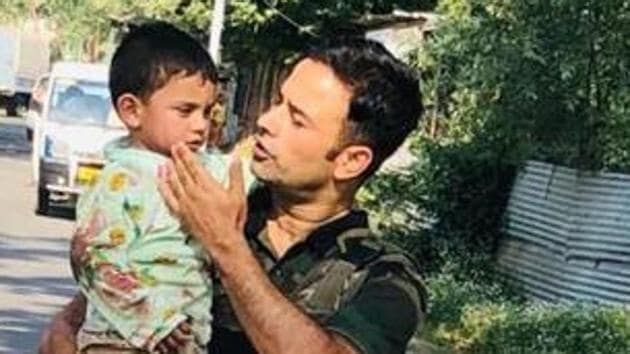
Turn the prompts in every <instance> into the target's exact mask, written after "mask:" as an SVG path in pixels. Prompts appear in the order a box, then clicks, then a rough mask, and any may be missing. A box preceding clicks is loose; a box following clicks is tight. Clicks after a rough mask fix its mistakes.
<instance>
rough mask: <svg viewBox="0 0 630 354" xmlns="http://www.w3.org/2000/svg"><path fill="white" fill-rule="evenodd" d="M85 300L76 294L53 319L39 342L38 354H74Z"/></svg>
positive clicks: (83, 313)
mask: <svg viewBox="0 0 630 354" xmlns="http://www.w3.org/2000/svg"><path fill="white" fill-rule="evenodd" d="M85 308H86V299H85V297H84V296H83V295H81V294H77V295H75V296H74V297H73V298H72V300H71V301H70V302H69V303H68V304H67V305H66V306H65V307H64V308H63V310H61V312H59V313H58V314H57V315H55V317H53V320H52V322H51V323H50V325H49V326H48V328H46V329H45V330H44V332H43V333H42V335H41V338H40V340H39V353H40V354H75V353H76V351H77V349H76V348H77V347H76V343H75V342H76V335H77V332H78V331H79V328H80V327H81V324H82V323H83V320H84V316H85Z"/></svg>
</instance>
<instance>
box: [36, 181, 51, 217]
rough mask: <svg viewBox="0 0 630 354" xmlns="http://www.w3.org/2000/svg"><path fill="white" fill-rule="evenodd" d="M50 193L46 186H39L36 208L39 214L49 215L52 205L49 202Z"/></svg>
mask: <svg viewBox="0 0 630 354" xmlns="http://www.w3.org/2000/svg"><path fill="white" fill-rule="evenodd" d="M49 195H50V192H48V190H47V189H46V187H42V186H40V187H38V188H37V208H36V209H35V213H36V214H37V215H48V213H49V211H50V210H49V209H50V206H49V205H48V204H49V201H48V199H49Z"/></svg>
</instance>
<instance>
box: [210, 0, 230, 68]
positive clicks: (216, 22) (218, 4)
mask: <svg viewBox="0 0 630 354" xmlns="http://www.w3.org/2000/svg"><path fill="white" fill-rule="evenodd" d="M226 3H227V0H214V8H213V9H212V22H211V23H210V39H209V41H208V51H209V52H210V56H211V57H212V60H213V61H214V63H215V65H217V66H218V65H219V64H220V63H221V34H222V33H223V22H224V21H225V5H226Z"/></svg>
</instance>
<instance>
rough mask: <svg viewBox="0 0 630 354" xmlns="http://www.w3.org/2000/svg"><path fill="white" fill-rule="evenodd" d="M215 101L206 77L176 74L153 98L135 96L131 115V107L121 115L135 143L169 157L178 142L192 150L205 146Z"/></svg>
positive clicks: (212, 84)
mask: <svg viewBox="0 0 630 354" xmlns="http://www.w3.org/2000/svg"><path fill="white" fill-rule="evenodd" d="M215 101H216V84H215V83H214V82H212V81H210V80H203V78H202V76H201V75H199V74H193V75H188V76H186V75H184V74H176V75H174V76H173V77H171V78H170V79H169V80H168V81H167V83H166V84H165V85H164V86H163V87H161V88H159V89H158V90H156V91H155V92H153V94H151V96H150V97H148V98H146V99H143V100H141V99H138V98H136V101H135V107H134V109H133V110H131V111H132V112H131V116H132V117H129V115H130V110H129V109H127V110H125V109H123V110H122V111H123V112H126V115H127V117H121V118H123V121H125V123H126V124H127V127H129V129H130V131H131V137H132V140H133V142H134V144H135V145H137V146H138V147H140V148H145V149H148V150H151V151H154V152H157V153H159V154H162V155H165V156H170V151H171V147H172V146H173V145H175V144H178V143H184V144H186V145H187V146H188V148H190V149H191V150H192V151H197V150H199V148H201V147H202V146H203V145H204V143H205V141H206V139H207V136H208V129H209V124H210V122H209V118H210V112H211V110H212V107H213V105H214V104H215ZM120 108H122V107H119V110H121V109H120ZM123 115H125V113H123ZM129 118H131V119H129Z"/></svg>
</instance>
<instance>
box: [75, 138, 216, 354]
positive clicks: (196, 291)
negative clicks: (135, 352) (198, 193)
mask: <svg viewBox="0 0 630 354" xmlns="http://www.w3.org/2000/svg"><path fill="white" fill-rule="evenodd" d="M105 156H106V158H107V160H108V163H107V165H106V166H105V168H104V169H103V170H102V172H101V175H100V176H99V178H98V180H97V182H96V183H95V185H94V186H93V187H92V188H90V189H89V190H88V191H86V193H84V194H83V195H82V196H81V198H80V200H79V203H78V206H77V230H76V233H75V236H74V237H75V238H74V241H73V249H72V263H73V270H74V272H75V276H76V277H77V280H78V283H79V285H80V287H81V290H82V291H83V293H84V294H85V295H86V297H87V298H88V300H89V301H88V311H87V314H86V320H85V323H84V325H83V328H84V329H85V330H89V331H92V332H99V331H100V332H107V331H111V330H115V331H116V332H117V333H119V334H120V335H121V336H123V337H124V338H125V339H126V340H127V341H129V342H130V343H131V344H132V345H133V346H135V347H138V348H145V349H147V350H149V351H151V350H153V349H154V347H155V345H156V344H157V343H159V342H160V340H162V339H163V338H164V337H166V336H167V335H169V334H170V333H171V331H172V330H173V329H175V328H176V327H177V325H178V324H179V323H180V322H182V321H184V320H186V319H187V318H188V319H190V320H191V321H192V322H191V324H192V328H193V333H194V335H195V337H196V339H197V341H198V342H199V343H202V344H204V343H206V342H208V341H209V339H210V333H211V316H210V312H209V310H210V307H211V305H212V304H211V301H212V282H211V276H210V268H209V262H208V261H209V260H208V258H207V254H206V253H205V252H204V251H203V249H202V247H201V246H200V245H199V244H198V242H197V241H196V240H194V238H192V237H191V236H189V235H187V234H186V233H185V232H183V231H182V229H181V225H180V223H179V221H178V220H177V219H176V218H174V217H173V216H172V215H171V214H170V213H169V211H168V208H167V206H166V204H165V203H164V201H163V199H162V197H161V195H160V193H159V192H158V190H157V179H158V177H157V171H158V167H159V166H160V165H162V164H164V163H165V162H166V161H167V160H166V157H164V156H161V155H158V154H156V153H152V152H150V151H146V150H140V149H136V148H133V147H131V146H130V144H129V141H128V140H127V139H126V138H122V139H118V140H115V141H113V142H111V143H110V144H108V146H107V147H106V149H105ZM199 158H200V160H201V161H203V164H204V165H205V166H206V167H207V169H208V170H209V171H210V172H211V173H212V174H213V175H214V176H215V178H217V180H219V181H221V182H223V181H224V180H225V178H226V175H227V165H228V164H227V159H226V158H225V157H224V156H219V155H209V154H199Z"/></svg>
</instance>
